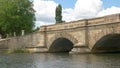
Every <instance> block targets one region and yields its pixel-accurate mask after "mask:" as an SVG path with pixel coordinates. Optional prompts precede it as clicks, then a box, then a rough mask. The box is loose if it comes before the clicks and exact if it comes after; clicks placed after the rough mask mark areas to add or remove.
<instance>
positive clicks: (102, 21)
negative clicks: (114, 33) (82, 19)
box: [88, 14, 120, 26]
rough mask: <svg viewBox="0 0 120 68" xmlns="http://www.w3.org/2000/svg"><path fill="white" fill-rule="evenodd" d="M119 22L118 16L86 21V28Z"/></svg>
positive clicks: (119, 17)
mask: <svg viewBox="0 0 120 68" xmlns="http://www.w3.org/2000/svg"><path fill="white" fill-rule="evenodd" d="M115 22H120V14H113V15H107V16H104V17H98V18H92V19H88V26H92V25H101V24H109V23H115Z"/></svg>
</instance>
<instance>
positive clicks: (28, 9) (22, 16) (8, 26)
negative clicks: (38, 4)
mask: <svg viewBox="0 0 120 68" xmlns="http://www.w3.org/2000/svg"><path fill="white" fill-rule="evenodd" d="M0 4H1V5H0V30H1V32H2V33H4V35H5V34H10V33H13V32H16V34H17V35H20V34H21V30H25V33H30V32H32V30H33V27H34V22H35V15H34V12H35V11H34V9H33V4H32V2H30V1H29V0H0Z"/></svg>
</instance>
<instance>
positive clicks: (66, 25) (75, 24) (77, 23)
mask: <svg viewBox="0 0 120 68" xmlns="http://www.w3.org/2000/svg"><path fill="white" fill-rule="evenodd" d="M85 22H86V20H80V21H72V22H68V23H61V24H56V25H49V26H42V27H41V28H40V31H54V30H63V29H71V28H77V27H84V26H86V23H85Z"/></svg>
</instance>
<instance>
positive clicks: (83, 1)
mask: <svg viewBox="0 0 120 68" xmlns="http://www.w3.org/2000/svg"><path fill="white" fill-rule="evenodd" d="M102 9H103V8H102V1H101V0H77V1H76V4H75V7H74V8H73V9H71V8H69V9H64V12H63V18H64V19H65V20H66V21H72V20H79V19H84V18H92V17H95V16H96V15H97V13H98V12H100V11H101V10H102Z"/></svg>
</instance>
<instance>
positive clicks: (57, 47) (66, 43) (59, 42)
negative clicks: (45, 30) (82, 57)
mask: <svg viewBox="0 0 120 68" xmlns="http://www.w3.org/2000/svg"><path fill="white" fill-rule="evenodd" d="M72 48H73V43H72V42H71V41H70V40H68V39H66V38H63V37H61V38H58V39H56V40H55V41H54V42H53V43H52V45H51V46H50V48H49V52H69V51H71V50H72Z"/></svg>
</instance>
